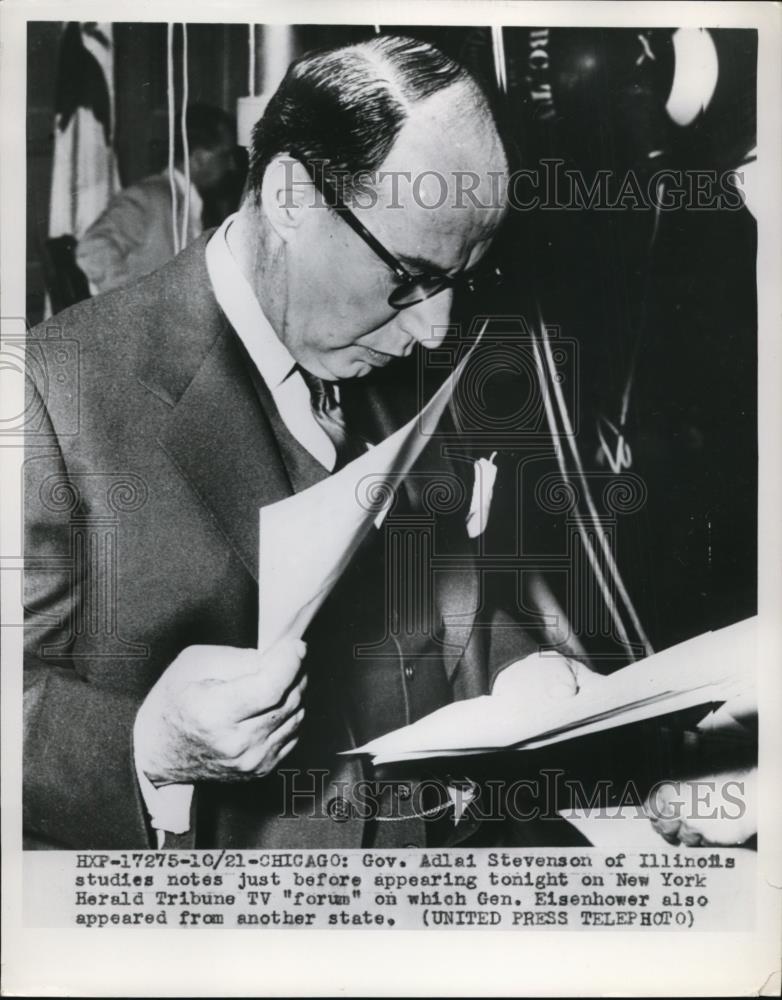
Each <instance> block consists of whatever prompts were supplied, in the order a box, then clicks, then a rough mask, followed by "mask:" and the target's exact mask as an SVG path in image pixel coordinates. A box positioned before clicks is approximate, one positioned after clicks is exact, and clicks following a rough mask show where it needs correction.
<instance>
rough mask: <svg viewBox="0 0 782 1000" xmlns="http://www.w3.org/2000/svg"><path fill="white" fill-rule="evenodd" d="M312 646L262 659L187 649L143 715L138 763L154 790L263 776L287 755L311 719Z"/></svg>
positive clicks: (290, 646) (244, 652) (232, 651)
mask: <svg viewBox="0 0 782 1000" xmlns="http://www.w3.org/2000/svg"><path fill="white" fill-rule="evenodd" d="M305 652H306V646H305V644H304V643H303V642H301V641H300V640H299V641H285V642H280V643H278V644H277V645H276V646H274V647H273V648H272V649H270V650H269V651H268V652H267V653H264V654H263V655H261V654H260V653H258V651H257V650H255V649H236V648H234V647H233V646H188V648H187V649H184V650H182V652H181V653H180V654H179V656H177V658H176V659H175V660H174V662H173V663H172V664H171V666H170V667H169V668H168V669H167V670H166V671H165V672H164V673H163V674H162V676H161V677H160V678H159V680H158V682H157V683H156V684H155V686H154V687H153V688H152V690H151V691H150V692H149V694H148V695H147V697H146V699H145V700H144V702H143V704H142V705H141V708H140V709H139V711H138V715H137V716H136V725H135V728H134V733H133V738H134V741H135V747H136V759H137V761H138V764H139V766H140V767H141V768H142V769H143V771H144V773H145V774H146V775H147V777H148V778H149V779H150V781H151V782H152V783H153V784H155V785H163V784H170V783H175V782H181V783H190V782H193V781H201V780H212V781H239V780H247V779H249V778H257V777H262V776H263V775H265V774H268V773H269V772H270V771H271V770H273V769H274V768H275V767H276V766H277V764H278V763H279V762H280V761H281V760H282V759H283V758H284V757H286V756H287V755H288V754H289V753H290V752H291V750H292V749H293V747H294V746H295V745H296V741H297V735H296V734H297V730H298V728H299V726H300V725H301V721H302V718H303V717H304V709H303V708H302V705H301V701H302V695H303V693H304V689H305V687H306V684H307V678H306V676H305V675H304V674H301V673H300V668H301V660H302V658H303V656H304V654H305Z"/></svg>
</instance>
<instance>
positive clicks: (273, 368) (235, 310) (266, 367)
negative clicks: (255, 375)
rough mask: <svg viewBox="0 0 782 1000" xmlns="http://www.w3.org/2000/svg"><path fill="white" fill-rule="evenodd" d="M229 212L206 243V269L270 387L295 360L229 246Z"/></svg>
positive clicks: (231, 218)
mask: <svg viewBox="0 0 782 1000" xmlns="http://www.w3.org/2000/svg"><path fill="white" fill-rule="evenodd" d="M235 219H236V215H235V214H234V215H229V216H228V218H227V219H226V220H225V222H223V224H222V225H221V226H220V228H219V229H218V230H217V231H216V232H215V233H213V235H212V237H211V239H210V240H209V242H208V243H207V246H206V268H207V271H208V273H209V280H210V281H211V283H212V290H213V291H214V295H215V298H216V299H217V304H218V305H219V306H220V308H221V309H222V310H223V312H224V313H225V315H226V317H227V319H228V322H229V323H230V324H231V326H232V327H233V328H234V330H236V333H237V334H238V336H239V339H240V340H241V341H242V343H243V344H244V346H245V348H246V350H247V353H248V354H249V355H250V357H251V359H252V361H253V364H254V365H255V366H256V368H257V369H258V371H259V373H260V375H261V378H262V379H263V380H264V382H266V384H267V385H268V386H269V388H270V389H272V390H274V389H276V388H278V387H279V386H280V385H282V383H283V382H284V381H285V380H286V379H287V378H288V376H289V375H290V374H291V372H292V371H293V369H294V368H295V367H296V362H295V360H294V358H293V356H292V355H291V353H290V351H289V350H288V349H287V347H286V346H285V345H284V344H283V342H282V341H281V340H280V338H279V337H278V336H277V334H276V333H275V331H274V329H273V327H272V325H271V323H270V322H269V320H268V319H267V318H266V316H265V315H264V312H263V310H262V309H261V307H260V304H259V303H258V299H257V298H256V297H255V293H254V292H253V290H252V288H251V287H250V285H249V283H248V282H247V280H246V278H245V277H244V275H243V274H242V272H241V270H240V269H239V265H238V264H237V263H236V260H235V259H234V256H233V254H232V253H231V249H230V247H229V246H228V240H227V236H228V230H229V229H230V228H231V225H232V224H233V222H234V220H235Z"/></svg>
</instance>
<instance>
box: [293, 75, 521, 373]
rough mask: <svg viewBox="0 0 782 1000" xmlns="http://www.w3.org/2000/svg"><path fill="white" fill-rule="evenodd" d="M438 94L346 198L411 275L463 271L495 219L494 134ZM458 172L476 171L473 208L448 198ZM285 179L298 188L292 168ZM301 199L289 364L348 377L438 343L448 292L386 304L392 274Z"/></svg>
mask: <svg viewBox="0 0 782 1000" xmlns="http://www.w3.org/2000/svg"><path fill="white" fill-rule="evenodd" d="M453 89H455V88H453ZM449 95H451V92H450V91H444V92H442V93H441V94H437V95H434V96H433V97H432V98H429V99H428V100H427V101H425V102H422V104H420V105H418V106H417V107H416V108H415V109H414V112H413V114H412V115H411V117H410V119H408V121H407V122H406V124H405V126H404V127H403V129H402V131H401V132H400V135H399V136H398V138H397V141H396V143H395V144H394V146H393V148H392V150H391V152H390V154H389V155H388V157H387V158H386V161H385V163H384V164H383V166H382V168H381V171H382V172H384V173H385V174H386V175H387V176H385V178H384V179H382V180H381V182H380V184H379V185H378V187H377V188H376V189H375V190H376V196H377V203H376V204H372V205H370V204H369V200H370V199H369V198H367V197H365V196H364V197H362V198H360V199H358V198H357V199H348V203H349V205H350V207H351V208H352V210H353V211H354V213H355V215H356V216H357V217H358V218H359V219H360V220H361V222H362V223H363V224H364V225H365V226H366V228H367V229H368V230H369V231H370V232H371V233H372V234H373V235H374V236H375V237H376V238H377V239H378V240H379V241H380V242H381V243H382V244H383V246H385V247H386V248H387V249H388V250H389V251H390V252H391V253H392V254H393V255H394V256H395V257H396V258H397V259H398V260H399V261H400V262H401V263H402V265H403V266H404V267H405V269H406V270H407V271H408V272H410V273H412V274H414V275H419V274H422V273H426V274H432V273H435V274H437V273H443V274H448V275H454V274H457V273H459V272H461V271H464V270H467V269H469V268H472V267H473V266H474V265H475V264H476V263H477V262H478V261H479V260H480V258H481V257H482V256H483V255H484V253H485V252H486V250H487V249H488V247H489V244H490V242H491V239H492V236H493V235H494V232H495V231H496V228H497V226H498V224H499V222H500V221H501V219H502V215H503V208H502V207H501V204H502V199H501V193H502V192H503V191H504V184H503V183H502V180H503V178H504V173H505V170H506V163H505V157H504V154H503V152H502V148H501V145H500V142H499V139H498V138H497V136H496V133H495V131H494V128H493V126H491V125H487V123H486V122H485V121H482V120H478V121H475V122H473V123H472V124H465V116H464V115H463V114H460V113H459V109H458V107H457V108H454V107H453V106H452V105H453V96H452V95H451V96H449ZM449 102H450V104H449ZM299 169H300V168H299ZM467 171H469V172H470V173H471V175H472V176H473V177H474V176H477V178H478V180H477V186H476V187H475V189H474V197H475V200H477V201H479V202H480V203H481V205H475V204H473V203H472V202H471V199H470V197H468V196H465V195H464V194H463V193H462V194H460V190H459V186H460V185H461V188H462V191H463V189H464V188H465V187H470V186H474V185H475V181H473V180H472V179H471V178H470V179H467V180H465V175H466V172H467ZM460 174H461V176H459V175H460ZM296 178H297V183H300V184H301V183H305V184H306V175H304V174H303V171H301V172H300V173H297V174H296ZM307 204H308V207H307V209H306V213H305V217H304V219H303V222H302V224H301V225H300V226H299V227H298V228H297V230H296V233H295V236H294V237H293V238H292V239H291V240H290V241H289V243H288V246H287V289H286V294H287V303H288V308H287V310H286V324H285V326H286V329H285V331H284V332H283V339H284V341H285V343H286V345H287V346H288V349H289V350H290V351H291V353H292V354H293V356H294V357H295V358H296V360H297V361H298V362H299V363H300V364H302V365H303V366H304V367H305V368H307V369H308V370H310V371H312V372H313V373H314V374H316V375H319V376H320V377H322V378H326V379H344V378H354V377H357V376H363V375H367V374H369V373H370V372H371V371H372V370H373V369H375V368H381V367H384V366H385V365H387V364H389V363H390V362H391V361H393V360H394V359H395V358H399V357H403V356H406V355H409V354H410V353H411V352H412V350H413V349H414V347H415V345H416V344H417V343H421V344H422V345H423V346H425V347H434V346H436V345H437V344H438V343H440V342H441V341H442V339H443V337H444V336H445V333H446V327H447V325H448V322H449V319H450V312H451V304H452V298H453V293H452V291H450V290H446V291H442V292H440V293H439V294H437V295H434V296H432V297H431V298H429V299H426V300H424V301H422V302H419V303H417V304H415V305H413V306H410V307H408V308H406V309H402V310H396V309H394V308H393V307H392V306H390V305H389V303H388V296H389V295H390V294H391V292H392V291H393V290H394V288H395V287H397V286H398V285H399V283H400V282H399V280H398V279H397V277H396V276H395V274H394V272H393V271H392V270H391V269H390V268H389V266H388V265H387V264H386V263H384V262H383V261H382V260H381V259H380V258H379V257H378V256H377V255H376V254H375V253H374V252H373V250H372V249H371V248H370V247H369V246H368V245H367V244H366V243H365V242H364V240H362V239H361V237H360V236H358V235H357V234H356V233H355V232H353V230H352V229H351V228H350V227H349V226H348V225H347V223H346V222H345V221H344V219H343V218H341V217H340V216H339V215H338V214H337V213H335V212H333V211H331V210H330V209H328V208H327V207H325V206H324V205H323V203H322V200H321V199H316V198H315V197H314V193H312V192H311V196H310V198H309V200H308V203H307ZM362 204H363V205H364V206H366V207H360V206H361V205H362ZM482 206H485V207H482Z"/></svg>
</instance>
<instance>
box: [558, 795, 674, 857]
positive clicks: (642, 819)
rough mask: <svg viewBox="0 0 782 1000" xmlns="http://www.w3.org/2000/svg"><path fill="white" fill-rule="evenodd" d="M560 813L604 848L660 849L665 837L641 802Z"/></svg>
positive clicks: (589, 838)
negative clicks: (655, 827) (644, 813)
mask: <svg viewBox="0 0 782 1000" xmlns="http://www.w3.org/2000/svg"><path fill="white" fill-rule="evenodd" d="M559 815H560V816H561V817H562V819H566V820H567V821H568V823H572V824H573V826H574V827H575V828H576V829H577V830H578V832H579V833H581V834H583V835H584V836H585V837H586V839H587V840H588V841H589V843H590V844H591V845H592V846H593V847H598V848H600V849H601V850H603V851H659V850H660V848H661V847H665V841H664V840H663V839H662V837H661V836H660V834H659V833H657V832H656V830H655V829H654V827H653V826H652V824H651V822H650V821H649V819H648V818H647V817H646V816H643V815H642V814H641V811H640V810H639V808H638V807H637V806H634V805H627V806H619V807H609V808H607V809H606V810H605V811H601V810H599V809H589V810H588V809H563V810H561V811H560V813H559Z"/></svg>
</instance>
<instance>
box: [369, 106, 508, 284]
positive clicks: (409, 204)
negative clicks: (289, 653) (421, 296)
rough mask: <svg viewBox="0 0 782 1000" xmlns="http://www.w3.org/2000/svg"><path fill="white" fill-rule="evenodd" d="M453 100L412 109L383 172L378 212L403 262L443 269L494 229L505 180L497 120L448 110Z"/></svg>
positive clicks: (468, 111)
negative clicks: (434, 263) (436, 263)
mask: <svg viewBox="0 0 782 1000" xmlns="http://www.w3.org/2000/svg"><path fill="white" fill-rule="evenodd" d="M452 89H454V90H455V89H456V88H452ZM447 94H448V92H447V91H445V92H443V94H437V95H435V96H434V97H433V98H430V99H429V100H428V101H424V102H421V104H420V105H417V106H416V108H414V109H413V111H412V113H411V116H410V118H409V119H408V121H407V122H406V123H405V125H404V126H403V128H402V129H401V131H400V134H399V136H398V137H397V140H396V142H395V143H394V145H393V147H392V149H391V151H390V152H389V155H388V156H387V157H386V160H385V161H384V163H383V164H382V166H381V168H380V177H379V178H378V184H377V188H376V195H377V204H376V206H375V208H374V209H373V214H374V215H376V216H377V218H378V223H379V224H380V225H381V226H382V229H383V231H384V232H385V233H386V234H388V235H389V236H390V237H391V238H393V239H394V240H395V247H396V249H397V250H398V251H399V253H400V255H403V256H407V257H408V259H409V258H410V257H411V256H413V255H417V256H421V257H426V258H427V259H429V260H440V261H442V264H441V266H442V267H443V269H448V268H451V267H453V266H456V265H455V264H454V260H453V258H454V254H456V255H457V256H461V257H463V256H464V255H465V252H467V253H469V249H470V245H472V244H474V243H476V242H480V241H483V240H485V239H487V238H489V237H490V236H491V235H492V233H493V232H494V231H495V230H496V228H497V226H498V225H499V223H500V222H501V221H502V218H503V216H504V213H505V207H506V200H505V192H506V179H507V162H506V158H505V153H504V150H503V147H502V143H501V141H500V139H499V136H498V134H497V131H496V129H495V127H494V125H493V123H492V122H491V120H490V119H489V120H488V121H487V120H486V117H485V116H484V117H481V116H480V115H477V114H476V113H475V111H474V109H471V108H470V107H469V106H467V107H465V106H464V102H462V106H459V105H458V104H457V103H456V102H453V101H451V102H450V104H449V103H448V102H447V101H445V100H444V99H443V96H444V95H447ZM416 248H417V249H416ZM423 248H426V252H424V249H423ZM406 250H407V251H409V252H407V253H405V251H406ZM433 254H434V255H436V256H434V257H433V256H432V255H433Z"/></svg>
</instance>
